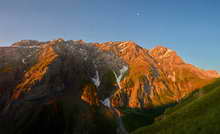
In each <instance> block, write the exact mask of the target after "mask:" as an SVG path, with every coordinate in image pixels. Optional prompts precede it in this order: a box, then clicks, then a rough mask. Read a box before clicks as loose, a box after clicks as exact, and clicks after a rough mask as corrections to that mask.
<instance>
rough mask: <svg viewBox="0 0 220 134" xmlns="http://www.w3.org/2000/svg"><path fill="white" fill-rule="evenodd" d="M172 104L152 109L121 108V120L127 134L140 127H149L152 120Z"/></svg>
mask: <svg viewBox="0 0 220 134" xmlns="http://www.w3.org/2000/svg"><path fill="white" fill-rule="evenodd" d="M173 105H174V104H170V105H165V106H161V107H155V108H152V109H136V108H121V111H122V112H123V116H122V120H123V123H124V125H125V128H126V130H127V131H128V132H132V131H134V130H136V129H138V128H140V127H143V126H146V125H150V124H152V123H153V122H154V119H155V118H156V117H158V116H160V115H161V114H163V113H164V111H165V109H166V108H168V107H170V106H173Z"/></svg>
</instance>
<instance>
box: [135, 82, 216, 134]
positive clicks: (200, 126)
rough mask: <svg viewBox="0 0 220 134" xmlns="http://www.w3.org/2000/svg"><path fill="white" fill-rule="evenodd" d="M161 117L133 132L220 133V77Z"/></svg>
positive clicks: (146, 133)
mask: <svg viewBox="0 0 220 134" xmlns="http://www.w3.org/2000/svg"><path fill="white" fill-rule="evenodd" d="M160 119H161V120H158V121H156V122H155V123H154V124H152V125H149V126H146V127H142V128H140V129H138V130H136V131H135V132H133V134H197V133H199V134H219V133H220V79H217V80H216V81H215V82H214V83H212V84H210V85H208V86H205V87H204V88H202V89H200V90H198V91H196V92H193V93H192V94H191V95H190V96H189V97H188V98H186V99H185V100H183V101H182V102H181V103H179V104H177V105H176V106H175V107H172V108H169V109H167V110H166V112H165V113H164V115H163V116H161V118H160Z"/></svg>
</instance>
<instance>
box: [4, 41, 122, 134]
mask: <svg viewBox="0 0 220 134" xmlns="http://www.w3.org/2000/svg"><path fill="white" fill-rule="evenodd" d="M26 43H27V44H26ZM16 44H19V45H13V47H8V48H0V51H1V52H2V53H1V56H0V61H1V68H0V70H1V72H0V78H1V79H0V83H1V87H0V89H1V94H0V96H1V97H0V102H1V103H0V126H1V127H0V132H1V133H7V134H10V133H12V134H14V133H22V134H23V133H33V132H34V133H42V131H43V130H45V131H46V132H47V131H48V132H51V133H59V134H61V133H62V134H63V133H64V132H66V133H103V131H106V130H105V129H107V131H108V132H107V133H116V128H117V126H116V122H115V116H114V115H113V113H112V112H110V111H109V110H108V109H107V108H105V107H104V106H103V105H102V103H100V102H101V101H102V100H104V99H105V98H108V97H110V96H112V95H113V93H114V92H115V91H116V90H117V88H116V87H117V86H116V84H115V80H114V74H113V72H118V70H120V69H121V68H123V67H124V66H126V63H124V62H123V61H122V60H120V58H118V57H117V56H115V55H114V54H113V53H110V52H102V51H101V50H99V49H98V48H97V47H94V46H93V45H91V44H87V43H82V42H79V41H64V40H62V39H58V40H54V41H49V42H40V43H38V45H37V46H36V45H31V44H30V42H28V41H21V42H20V43H16ZM35 44H36V42H35ZM97 75H98V76H97ZM97 82H99V84H98V85H97V84H96V83H97ZM103 122H105V124H103ZM57 125H61V127H57ZM104 128H105V129H104Z"/></svg>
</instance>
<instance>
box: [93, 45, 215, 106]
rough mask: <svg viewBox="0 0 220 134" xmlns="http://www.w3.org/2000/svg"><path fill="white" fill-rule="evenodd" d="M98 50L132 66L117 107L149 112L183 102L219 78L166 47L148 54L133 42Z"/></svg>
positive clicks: (124, 80)
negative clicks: (107, 52) (198, 89)
mask: <svg viewBox="0 0 220 134" xmlns="http://www.w3.org/2000/svg"><path fill="white" fill-rule="evenodd" d="M96 46H98V47H99V48H101V49H102V50H104V51H111V52H113V53H115V54H116V55H117V56H119V57H121V58H122V59H123V60H124V61H125V62H126V63H127V64H128V66H129V73H128V74H127V76H126V77H125V78H124V79H123V80H122V81H121V87H122V88H121V90H119V91H118V92H117V93H116V94H115V96H114V97H113V100H112V101H113V102H112V103H113V105H114V106H128V107H133V108H149V107H155V106H160V105H164V104H168V103H171V102H175V101H179V100H180V99H181V98H184V97H185V96H187V95H188V94H189V93H191V92H192V91H194V90H196V89H197V88H200V87H202V86H204V85H206V84H207V83H209V82H210V80H212V79H213V78H217V77H219V74H218V73H217V72H215V71H205V70H202V69H199V68H197V67H195V66H193V65H191V64H187V63H185V62H184V61H183V60H182V58H181V57H179V56H178V55H177V53H176V52H175V51H173V50H171V49H168V48H165V47H162V46H157V47H155V48H153V49H150V50H147V49H144V48H142V47H140V46H138V45H137V44H136V43H134V42H132V41H127V42H106V43H102V44H96Z"/></svg>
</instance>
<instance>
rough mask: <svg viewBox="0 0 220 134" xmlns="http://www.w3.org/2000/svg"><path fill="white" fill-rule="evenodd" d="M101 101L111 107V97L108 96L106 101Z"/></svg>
mask: <svg viewBox="0 0 220 134" xmlns="http://www.w3.org/2000/svg"><path fill="white" fill-rule="evenodd" d="M101 103H102V104H103V105H104V106H106V107H108V108H111V101H110V100H109V98H106V99H105V100H104V101H102V100H101Z"/></svg>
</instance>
